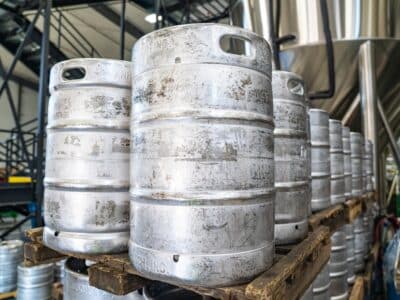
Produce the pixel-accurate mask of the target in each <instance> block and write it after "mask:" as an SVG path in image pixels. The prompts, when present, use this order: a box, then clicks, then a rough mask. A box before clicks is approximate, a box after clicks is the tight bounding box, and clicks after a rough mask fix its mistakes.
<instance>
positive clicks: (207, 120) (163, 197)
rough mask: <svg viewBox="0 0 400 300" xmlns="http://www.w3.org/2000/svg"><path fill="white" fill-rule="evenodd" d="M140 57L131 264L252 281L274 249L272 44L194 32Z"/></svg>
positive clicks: (187, 277) (208, 27) (183, 29)
mask: <svg viewBox="0 0 400 300" xmlns="http://www.w3.org/2000/svg"><path fill="white" fill-rule="evenodd" d="M223 37H236V38H240V39H241V40H243V39H244V40H245V41H247V43H248V45H249V47H250V53H249V54H248V55H236V54H231V53H227V52H225V51H224V50H223V49H222V48H221V39H222V38H223ZM132 53H133V54H132V61H133V92H132V116H131V120H132V122H131V135H132V138H131V141H132V147H131V171H130V180H131V190H130V194H131V239H130V245H129V251H130V258H131V261H132V263H133V265H134V266H135V268H136V269H137V270H138V271H139V272H141V273H142V274H144V275H147V276H149V277H151V278H155V279H161V280H168V281H169V282H172V283H175V282H176V283H187V284H193V285H200V286H221V285H229V284H235V283H240V282H244V281H247V280H250V279H251V278H253V277H254V276H256V275H257V274H259V273H261V272H262V271H264V270H265V269H267V268H268V267H269V266H270V265H271V264H272V260H273V253H274V242H273V240H274V224H273V223H274V215H273V205H274V203H273V201H274V163H273V157H274V150H273V129H274V127H273V117H272V115H273V110H272V95H271V65H270V60H271V57H270V49H269V46H268V44H267V43H266V42H265V41H264V40H263V39H262V38H261V37H259V36H257V35H254V34H252V33H250V32H248V31H245V30H243V29H240V28H235V27H230V26H225V25H220V24H192V25H183V26H176V27H169V28H165V29H161V30H159V31H155V32H152V33H150V34H148V35H146V36H144V37H143V38H141V39H140V40H138V41H137V42H136V44H135V45H134V48H133V52H132Z"/></svg>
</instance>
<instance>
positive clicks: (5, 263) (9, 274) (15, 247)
mask: <svg viewBox="0 0 400 300" xmlns="http://www.w3.org/2000/svg"><path fill="white" fill-rule="evenodd" d="M23 246H24V243H23V242H22V241H20V240H10V241H1V242H0V293H6V292H11V291H14V290H15V288H16V287H17V266H18V264H19V263H20V262H21V261H22V260H23V256H24V255H23V253H24V252H23V250H24V249H23Z"/></svg>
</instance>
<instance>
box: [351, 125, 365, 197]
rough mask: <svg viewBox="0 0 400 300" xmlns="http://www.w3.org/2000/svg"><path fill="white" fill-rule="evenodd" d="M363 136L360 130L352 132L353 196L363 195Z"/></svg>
mask: <svg viewBox="0 0 400 300" xmlns="http://www.w3.org/2000/svg"><path fill="white" fill-rule="evenodd" d="M361 143H362V136H361V134H360V133H358V132H350V149H351V180H352V188H351V191H352V192H351V194H352V196H353V197H357V196H361V195H362V193H363V186H362V144H361Z"/></svg>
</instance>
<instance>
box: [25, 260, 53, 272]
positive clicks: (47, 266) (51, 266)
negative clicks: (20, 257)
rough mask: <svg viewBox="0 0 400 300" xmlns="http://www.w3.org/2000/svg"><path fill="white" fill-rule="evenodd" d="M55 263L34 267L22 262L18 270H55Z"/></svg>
mask: <svg viewBox="0 0 400 300" xmlns="http://www.w3.org/2000/svg"><path fill="white" fill-rule="evenodd" d="M53 266H54V263H47V264H41V265H34V266H26V265H25V263H24V262H21V263H20V264H19V265H18V270H34V271H37V270H44V269H48V268H53Z"/></svg>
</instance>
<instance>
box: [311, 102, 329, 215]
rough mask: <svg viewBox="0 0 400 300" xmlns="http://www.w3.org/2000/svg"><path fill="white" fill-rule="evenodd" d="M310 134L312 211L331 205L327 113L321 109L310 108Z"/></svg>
mask: <svg viewBox="0 0 400 300" xmlns="http://www.w3.org/2000/svg"><path fill="white" fill-rule="evenodd" d="M309 116H310V134H311V162H312V163H311V176H312V181H311V192H312V194H311V195H312V196H311V206H312V210H313V211H319V210H322V209H325V208H328V207H329V206H330V205H331V199H330V197H331V178H330V177H331V165H330V156H329V115H328V113H327V112H326V111H324V110H321V109H314V108H313V109H310V111H309Z"/></svg>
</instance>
